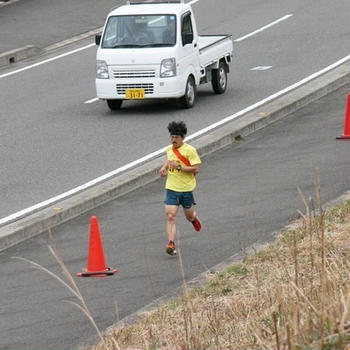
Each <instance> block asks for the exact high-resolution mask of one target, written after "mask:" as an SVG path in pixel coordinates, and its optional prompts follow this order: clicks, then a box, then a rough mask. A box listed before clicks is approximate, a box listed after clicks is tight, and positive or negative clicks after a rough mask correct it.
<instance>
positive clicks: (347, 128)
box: [337, 94, 350, 140]
mask: <svg viewBox="0 0 350 350" xmlns="http://www.w3.org/2000/svg"><path fill="white" fill-rule="evenodd" d="M337 140H350V94H348V96H347V99H346V110H345V119H344V131H343V135H342V136H340V137H337Z"/></svg>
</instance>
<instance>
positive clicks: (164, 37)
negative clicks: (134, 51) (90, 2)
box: [102, 15, 176, 48]
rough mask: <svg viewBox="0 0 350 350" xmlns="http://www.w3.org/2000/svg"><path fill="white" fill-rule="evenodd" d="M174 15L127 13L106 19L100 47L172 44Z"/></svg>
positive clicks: (174, 41) (174, 37)
mask: <svg viewBox="0 0 350 350" xmlns="http://www.w3.org/2000/svg"><path fill="white" fill-rule="evenodd" d="M175 44H176V16H175V15H127V16H112V17H110V18H109V19H108V22H107V25H106V28H105V31H104V35H103V39H102V48H142V47H162V46H164V47H165V46H174V45H175Z"/></svg>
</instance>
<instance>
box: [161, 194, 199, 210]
mask: <svg viewBox="0 0 350 350" xmlns="http://www.w3.org/2000/svg"><path fill="white" fill-rule="evenodd" d="M164 203H165V205H178V206H179V205H182V206H183V208H184V209H190V208H191V207H192V205H195V204H196V203H195V201H194V197H193V192H176V191H172V190H166V194H165V201H164Z"/></svg>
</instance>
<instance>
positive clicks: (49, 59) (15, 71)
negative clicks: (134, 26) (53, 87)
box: [0, 44, 95, 79]
mask: <svg viewBox="0 0 350 350" xmlns="http://www.w3.org/2000/svg"><path fill="white" fill-rule="evenodd" d="M93 46H95V44H89V45H86V46H83V47H80V48H79V49H75V50H72V51H68V52H66V53H63V54H61V55H58V56H55V57H51V58H48V59H47V60H44V61H40V62H38V63H34V64H31V65H29V66H26V67H23V68H20V69H17V70H14V71H12V72H9V73H5V74H2V75H0V79H1V78H5V77H9V76H10V75H14V74H17V73H20V72H24V71H26V70H28V69H31V68H35V67H38V66H41V65H42V64H45V63H48V62H52V61H55V60H58V59H60V58H62V57H66V56H69V55H72V54H73V53H76V52H79V51H83V50H85V49H88V48H90V47H93Z"/></svg>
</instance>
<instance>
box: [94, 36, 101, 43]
mask: <svg viewBox="0 0 350 350" xmlns="http://www.w3.org/2000/svg"><path fill="white" fill-rule="evenodd" d="M100 42H101V34H97V35H96V36H95V44H96V45H100Z"/></svg>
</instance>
